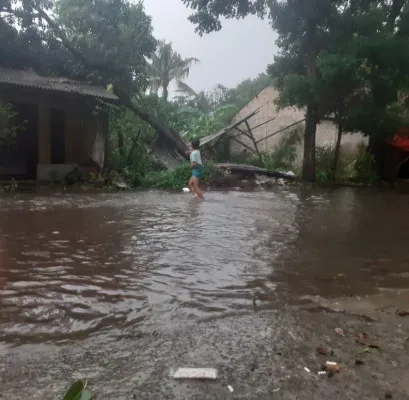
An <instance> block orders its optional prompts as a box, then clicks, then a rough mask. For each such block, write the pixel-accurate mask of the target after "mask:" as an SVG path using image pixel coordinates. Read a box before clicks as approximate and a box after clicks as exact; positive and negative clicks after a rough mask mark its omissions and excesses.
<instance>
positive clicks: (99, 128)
mask: <svg viewBox="0 0 409 400" xmlns="http://www.w3.org/2000/svg"><path fill="white" fill-rule="evenodd" d="M1 89H2V90H1V91H0V102H1V103H31V104H36V106H37V110H38V125H37V164H38V165H39V166H40V167H39V168H38V173H39V174H40V176H39V177H38V178H40V177H41V178H42V179H44V177H45V176H47V175H50V174H51V175H52V174H53V171H54V170H55V171H56V173H57V174H58V175H60V174H61V173H62V172H61V171H65V170H66V168H65V167H63V166H55V168H52V164H51V120H50V110H51V109H52V108H56V109H60V110H63V111H64V114H65V120H64V130H65V164H67V165H69V166H71V165H76V164H81V163H83V162H85V161H88V160H89V159H93V160H94V161H97V162H98V163H99V164H100V166H101V167H102V166H103V164H104V156H105V138H106V135H107V132H108V117H107V115H105V114H98V115H95V114H94V113H93V111H94V109H95V105H96V103H95V100H94V99H92V98H89V97H85V96H78V95H73V94H70V93H67V94H65V93H55V92H50V91H45V90H44V91H43V90H31V89H25V88H19V87H15V86H11V87H6V88H4V89H3V88H1ZM28 123H30V121H28ZM47 166H49V167H47ZM47 170H50V173H48V172H47Z"/></svg>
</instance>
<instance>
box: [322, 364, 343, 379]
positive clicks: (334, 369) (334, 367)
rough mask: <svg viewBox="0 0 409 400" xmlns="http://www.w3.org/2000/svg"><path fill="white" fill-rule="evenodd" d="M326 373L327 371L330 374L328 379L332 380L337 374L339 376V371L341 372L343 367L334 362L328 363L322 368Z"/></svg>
mask: <svg viewBox="0 0 409 400" xmlns="http://www.w3.org/2000/svg"><path fill="white" fill-rule="evenodd" d="M322 369H323V370H324V371H327V373H328V378H331V377H332V376H334V375H335V374H337V373H338V372H339V371H341V367H340V366H339V365H338V364H337V363H336V362H333V361H327V362H326V363H325V365H324V366H323V367H322Z"/></svg>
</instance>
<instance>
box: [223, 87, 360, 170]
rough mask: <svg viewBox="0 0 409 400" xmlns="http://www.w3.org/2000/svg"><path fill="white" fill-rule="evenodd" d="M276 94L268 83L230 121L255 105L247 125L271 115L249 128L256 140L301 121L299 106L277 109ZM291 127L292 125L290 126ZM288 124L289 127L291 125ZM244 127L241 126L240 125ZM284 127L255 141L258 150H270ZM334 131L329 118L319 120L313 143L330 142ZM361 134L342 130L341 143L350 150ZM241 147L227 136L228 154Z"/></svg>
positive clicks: (247, 141) (299, 149)
mask: <svg viewBox="0 0 409 400" xmlns="http://www.w3.org/2000/svg"><path fill="white" fill-rule="evenodd" d="M277 96H278V92H277V91H276V90H275V89H274V88H272V87H266V88H265V89H264V90H263V91H261V93H259V95H258V96H256V97H255V98H254V99H253V100H252V101H250V103H248V104H247V105H246V106H245V107H244V108H243V109H241V110H240V111H239V112H238V113H237V114H236V115H235V116H234V117H233V119H232V122H236V121H239V120H240V119H242V118H244V117H246V116H247V115H249V114H250V113H251V112H253V111H255V110H256V109H258V108H260V111H259V112H258V114H256V115H255V116H254V117H252V118H251V119H250V120H249V125H250V127H251V128H252V127H255V126H257V125H259V124H262V123H263V122H265V121H267V120H269V119H271V118H273V117H274V118H275V119H274V120H273V121H271V122H269V123H268V124H266V125H263V126H261V127H259V128H256V129H254V130H253V129H252V131H253V135H254V136H255V138H256V140H260V139H262V138H265V137H267V136H268V135H269V134H271V133H273V132H275V131H278V130H279V129H281V128H285V127H286V126H288V125H291V124H292V123H295V122H297V121H301V120H302V119H304V118H305V112H304V110H300V109H298V108H290V107H288V108H284V109H282V110H280V111H277V106H276V105H275V103H274V102H275V100H276V98H277ZM297 127H299V128H301V129H303V127H304V124H303V123H302V124H298V125H297ZM294 128H295V127H294ZM294 128H290V130H292V129H294ZM242 129H244V128H242ZM286 132H288V130H285V131H284V132H282V133H279V134H277V135H274V136H272V137H270V138H268V139H266V140H264V141H262V142H260V143H259V145H258V146H259V150H260V151H261V152H265V153H268V152H271V151H273V149H274V147H275V146H277V145H278V144H279V142H280V139H281V138H282V137H283V135H285V134H286ZM336 135H337V127H336V126H335V125H334V124H333V123H332V122H327V121H325V122H322V123H320V124H319V125H317V136H316V143H317V146H325V145H334V144H335V140H336ZM238 138H239V139H240V141H242V142H244V143H245V144H247V145H248V146H250V147H251V148H254V146H253V144H252V142H251V140H250V139H249V138H247V137H245V136H244V135H241V136H239V137H238ZM365 140H366V139H365V138H363V136H362V135H360V134H357V133H354V134H350V133H346V134H344V135H343V137H342V147H343V148H345V149H349V150H350V151H356V149H357V147H358V145H359V144H360V143H362V142H365ZM244 150H245V148H244V147H243V146H242V145H240V144H239V143H237V142H236V141H234V140H230V152H231V154H232V155H237V154H240V153H242V152H243V151H244ZM302 154H303V149H302V144H300V145H299V146H298V147H297V161H296V163H297V164H298V165H300V164H301V162H302Z"/></svg>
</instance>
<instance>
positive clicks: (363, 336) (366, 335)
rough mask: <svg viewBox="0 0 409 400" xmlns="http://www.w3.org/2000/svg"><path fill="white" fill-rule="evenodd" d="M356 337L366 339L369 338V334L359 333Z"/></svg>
mask: <svg viewBox="0 0 409 400" xmlns="http://www.w3.org/2000/svg"><path fill="white" fill-rule="evenodd" d="M358 337H359V339H360V340H366V339H369V335H368V334H367V333H365V332H364V333H360V334H359V335H358Z"/></svg>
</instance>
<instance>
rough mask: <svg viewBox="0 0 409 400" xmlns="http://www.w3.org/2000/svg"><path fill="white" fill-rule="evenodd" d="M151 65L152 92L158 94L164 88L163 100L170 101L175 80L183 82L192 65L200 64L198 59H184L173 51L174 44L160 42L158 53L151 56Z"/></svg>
mask: <svg viewBox="0 0 409 400" xmlns="http://www.w3.org/2000/svg"><path fill="white" fill-rule="evenodd" d="M151 61H152V62H151V63H150V64H149V75H150V82H149V88H150V92H151V93H153V94H157V93H158V91H159V89H160V88H162V98H163V99H164V100H167V99H168V95H169V91H168V90H169V85H170V83H171V82H172V81H173V80H176V82H182V80H183V79H184V78H187V77H188V76H189V72H190V67H191V66H192V64H195V63H197V62H199V60H198V59H197V58H194V57H190V58H182V57H181V55H180V54H179V53H177V52H176V51H174V50H173V49H172V43H167V42H165V41H164V40H161V41H159V43H158V46H157V48H156V52H155V53H153V54H152V55H151Z"/></svg>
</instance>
